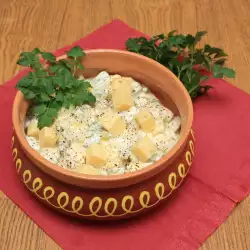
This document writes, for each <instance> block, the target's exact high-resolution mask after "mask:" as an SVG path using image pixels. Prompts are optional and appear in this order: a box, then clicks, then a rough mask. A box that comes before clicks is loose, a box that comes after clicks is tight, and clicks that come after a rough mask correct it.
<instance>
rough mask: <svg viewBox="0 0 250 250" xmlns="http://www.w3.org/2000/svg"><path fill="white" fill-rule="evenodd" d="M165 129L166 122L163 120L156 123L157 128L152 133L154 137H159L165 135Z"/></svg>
mask: <svg viewBox="0 0 250 250" xmlns="http://www.w3.org/2000/svg"><path fill="white" fill-rule="evenodd" d="M164 130H165V127H164V122H163V121H162V120H158V121H156V124H155V128H154V130H153V131H152V135H157V134H161V133H164Z"/></svg>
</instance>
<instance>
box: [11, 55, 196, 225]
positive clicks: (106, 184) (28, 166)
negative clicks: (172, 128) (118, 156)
mask: <svg viewBox="0 0 250 250" xmlns="http://www.w3.org/2000/svg"><path fill="white" fill-rule="evenodd" d="M82 63H83V65H84V67H85V71H84V75H85V76H86V77H93V76H96V75H97V74H98V73H99V72H100V71H103V70H106V71H108V72H109V73H110V74H120V75H122V76H129V77H132V78H134V79H136V80H137V81H139V82H141V83H143V84H144V85H145V86H147V87H148V88H149V89H150V90H151V91H152V92H153V93H154V94H155V95H156V96H157V97H158V98H159V99H160V100H161V102H162V103H163V105H165V106H166V107H168V108H170V109H171V110H172V111H173V112H174V113H176V114H179V115H180V116H181V120H182V127H181V136H180V140H179V141H178V143H177V144H176V145H175V146H174V148H173V149H172V150H171V151H170V152H169V153H168V154H167V155H165V156H164V157H162V158H161V159H160V160H158V161H157V162H155V163H154V164H152V165H150V166H148V167H146V168H144V169H141V170H139V171H136V172H133V173H127V174H123V175H117V176H91V175H84V174H79V173H76V172H73V171H70V170H67V169H63V168H61V167H59V166H57V165H54V164H52V163H50V162H49V161H47V160H46V159H44V158H43V157H42V156H40V155H39V153H38V152H36V151H35V150H33V149H32V148H31V147H30V146H29V144H28V142H27V140H26V139H25V133H24V119H25V115H26V112H27V109H28V106H29V104H28V102H27V101H26V100H25V99H24V97H23V95H22V93H21V92H18V93H17V95H16V97H15V101H14V106H13V117H12V119H13V125H14V132H13V137H12V152H13V159H14V164H15V167H16V170H17V174H18V175H19V176H20V179H21V181H22V182H23V183H24V185H25V187H26V188H27V189H28V190H29V191H30V192H32V194H34V196H35V197H37V198H38V199H39V200H40V201H42V202H44V203H45V204H47V205H48V206H50V207H51V208H53V209H56V210H57V211H58V212H62V213H65V214H67V215H71V216H75V217H79V218H86V219H93V220H110V219H121V218H128V217H131V216H134V215H138V214H141V213H143V212H146V211H148V210H149V209H150V208H153V207H155V206H156V205H157V204H160V203H162V202H164V201H165V200H166V199H167V198H168V197H169V196H170V195H171V194H172V193H173V192H174V191H175V190H176V189H177V188H178V187H179V186H180V184H181V183H182V182H183V180H184V178H185V177H186V175H187V173H188V171H189V169H190V166H191V164H192V159H193V156H194V136H193V131H192V128H191V127H192V122H193V107H192V102H191V99H190V97H189V94H188V93H187V91H186V89H185V88H184V86H183V85H182V83H181V82H180V81H179V80H178V78H177V77H176V76H175V75H174V74H172V73H171V72H170V71H169V70H168V69H166V68H165V67H163V66H162V65H160V64H158V63H157V62H155V61H153V60H151V59H149V58H146V57H144V56H141V55H137V54H135V53H130V52H126V51H118V50H88V51H86V57H85V58H84V59H83V62H82Z"/></svg>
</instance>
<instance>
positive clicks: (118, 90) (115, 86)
mask: <svg viewBox="0 0 250 250" xmlns="http://www.w3.org/2000/svg"><path fill="white" fill-rule="evenodd" d="M111 86H112V101H113V105H114V108H115V110H117V111H123V110H128V109H130V108H131V107H132V106H133V105H134V100H133V97H132V79H131V78H125V79H124V78H113V79H112V82H111Z"/></svg>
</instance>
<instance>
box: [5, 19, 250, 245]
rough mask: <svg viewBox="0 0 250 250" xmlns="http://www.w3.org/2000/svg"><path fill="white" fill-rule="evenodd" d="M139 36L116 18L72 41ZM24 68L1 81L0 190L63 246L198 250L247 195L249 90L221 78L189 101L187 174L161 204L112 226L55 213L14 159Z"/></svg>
mask: <svg viewBox="0 0 250 250" xmlns="http://www.w3.org/2000/svg"><path fill="white" fill-rule="evenodd" d="M139 35H142V33H140V32H138V31H136V30H134V29H132V28H130V27H129V26H127V25H126V24H124V23H123V22H121V21H119V20H115V21H113V22H112V23H110V24H107V25H105V26H103V27H102V28H100V29H99V30H97V31H95V32H94V33H92V34H90V35H89V36H87V37H86V38H83V39H80V40H79V41H77V42H76V43H74V45H75V44H78V45H80V46H82V47H83V48H84V49H88V48H113V49H124V48H125V41H126V39H127V38H128V37H134V36H139ZM68 48H69V46H67V47H65V48H63V49H60V50H58V51H57V52H56V55H61V54H62V53H63V52H64V51H65V50H66V49H68ZM24 73H25V72H21V73H20V74H18V75H17V76H16V77H14V78H13V79H12V80H10V81H9V82H8V83H7V84H5V85H3V86H1V87H0V114H1V115H0V124H1V125H0V126H1V130H0V138H1V141H0V162H1V166H0V189H1V190H2V191H3V192H4V193H5V194H6V195H8V196H9V198H10V199H12V200H13V201H14V202H15V203H16V204H17V205H18V206H19V207H20V208H21V209H22V210H23V211H24V212H25V213H26V214H27V215H28V216H30V217H31V219H32V220H33V221H34V222H35V223H37V224H38V225H39V226H40V227H41V228H42V229H43V230H44V231H45V232H46V233H47V234H48V235H49V236H50V237H51V238H52V239H54V240H55V241H56V242H57V243H58V244H59V245H60V246H61V247H62V248H63V249H68V250H74V249H75V250H78V249H86V250H97V249H98V250H117V249H119V250H130V249H132V250H133V249H136V250H141V249H143V250H149V249H157V250H159V249H163V250H172V249H188V250H192V249H197V248H198V247H199V245H200V244H201V243H202V242H203V241H204V240H205V239H206V238H207V237H208V236H209V235H210V234H211V233H212V232H213V231H214V230H215V229H216V228H217V227H218V226H219V225H220V224H221V223H222V222H223V221H224V220H225V219H226V218H227V216H228V215H229V214H230V212H231V211H232V209H233V208H234V206H235V205H236V204H237V202H240V201H241V200H243V199H244V198H245V197H246V196H247V195H248V194H249V193H250V147H249V143H250V131H249V128H250V116H249V107H250V96H249V95H248V94H246V93H244V92H242V91H241V90H239V89H237V88H235V87H233V86H231V85H229V84H228V83H226V82H225V81H223V80H211V81H210V84H211V85H213V86H214V87H215V88H214V90H211V91H210V92H209V94H208V95H207V96H203V97H201V98H199V99H198V100H196V101H195V104H194V108H195V120H194V130H195V134H196V155H195V159H194V163H193V166H192V170H191V173H190V175H189V177H188V178H187V180H186V181H185V182H184V184H183V185H182V187H181V188H180V190H179V191H177V192H176V194H175V195H174V196H173V197H172V198H170V200H169V201H168V204H167V205H166V206H162V207H161V208H160V209H158V210H157V211H154V212H153V211H152V212H150V213H149V214H147V215H146V216H143V217H140V218H135V219H133V220H129V221H123V222H116V223H112V224H110V223H102V224H96V223H91V222H85V221H83V222H79V221H76V220H72V219H70V218H67V217H64V216H61V215H59V214H56V213H55V212H53V211H51V210H50V209H47V208H46V207H44V206H42V205H41V204H40V203H39V202H38V201H37V200H36V199H34V198H33V196H31V194H30V193H29V192H28V191H27V190H26V189H25V188H24V187H23V185H22V184H21V182H20V181H19V179H18V177H17V175H16V171H15V168H14V167H13V165H12V157H11V149H10V147H11V134H12V124H11V109H12V102H13V99H14V95H15V93H16V91H15V89H14V88H13V86H14V85H15V84H16V82H17V81H18V79H20V78H21V77H22V76H23V75H24ZM0 245H1V243H0Z"/></svg>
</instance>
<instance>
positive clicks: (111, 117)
mask: <svg viewBox="0 0 250 250" xmlns="http://www.w3.org/2000/svg"><path fill="white" fill-rule="evenodd" d="M100 123H101V124H102V126H103V127H104V128H105V129H106V130H107V131H108V132H110V133H111V134H112V135H113V136H118V135H120V134H122V132H123V131H124V130H125V128H126V124H125V122H124V120H123V119H122V118H121V117H120V116H119V115H118V114H117V113H116V112H114V111H109V112H107V113H106V114H104V115H103V116H102V117H101V118H100Z"/></svg>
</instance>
